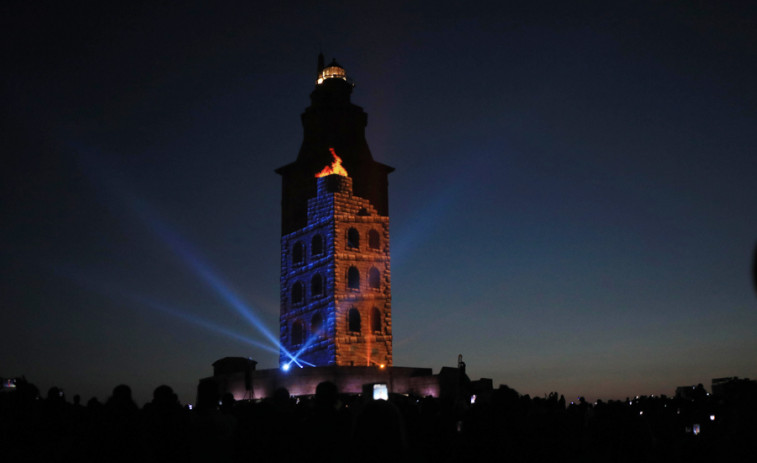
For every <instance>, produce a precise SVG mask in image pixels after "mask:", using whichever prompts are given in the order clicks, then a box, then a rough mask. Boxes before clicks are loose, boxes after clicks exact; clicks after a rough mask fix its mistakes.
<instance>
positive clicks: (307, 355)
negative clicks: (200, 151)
mask: <svg viewBox="0 0 757 463" xmlns="http://www.w3.org/2000/svg"><path fill="white" fill-rule="evenodd" d="M352 87H353V85H352V83H351V82H350V81H349V80H348V79H347V76H346V73H345V71H344V69H343V68H342V67H341V66H339V65H338V64H337V63H336V62H332V63H331V64H330V65H329V66H324V65H323V57H322V56H320V57H319V62H318V76H317V81H316V88H315V90H314V91H313V93H312V94H311V95H310V98H311V106H310V107H308V108H307V109H306V110H305V113H304V114H303V115H302V123H303V127H304V129H305V137H304V140H303V144H302V147H301V149H300V154H299V156H298V157H297V160H296V161H295V162H293V163H291V164H288V165H286V166H284V167H281V168H279V169H278V170H277V171H276V172H277V173H279V174H280V175H281V176H282V181H283V182H282V185H283V194H282V238H281V312H280V343H281V350H280V365H281V366H282V367H283V368H289V367H290V366H300V367H306V366H329V365H336V366H379V367H381V366H391V365H392V323H391V271H390V257H389V213H388V189H387V185H388V182H387V176H388V174H389V173H390V172H391V171H392V170H394V169H393V168H391V167H389V166H386V165H384V164H381V163H378V162H376V161H374V160H373V157H372V156H371V153H370V150H369V149H368V144H367V142H366V141H365V126H366V124H367V115H366V114H365V112H363V110H362V108H360V107H359V106H356V105H354V104H352V103H351V102H350V94H351V92H352ZM327 166H331V167H333V168H334V169H333V170H334V171H335V172H337V173H333V174H330V175H329V174H328V172H326V169H325V168H326V167H327ZM337 167H338V168H339V169H341V170H339V169H337ZM317 174H318V175H317Z"/></svg>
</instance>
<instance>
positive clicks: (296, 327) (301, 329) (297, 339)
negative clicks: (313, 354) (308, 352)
mask: <svg viewBox="0 0 757 463" xmlns="http://www.w3.org/2000/svg"><path fill="white" fill-rule="evenodd" d="M304 340H305V324H304V323H302V322H301V321H299V320H297V321H295V322H294V323H292V345H294V346H297V345H300V344H302V343H303V342H304Z"/></svg>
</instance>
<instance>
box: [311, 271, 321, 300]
mask: <svg viewBox="0 0 757 463" xmlns="http://www.w3.org/2000/svg"><path fill="white" fill-rule="evenodd" d="M310 294H312V295H313V297H316V296H322V295H323V277H322V276H321V274H320V273H316V274H315V275H313V278H312V279H311V280H310Z"/></svg>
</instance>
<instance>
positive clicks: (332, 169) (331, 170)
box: [315, 148, 347, 178]
mask: <svg viewBox="0 0 757 463" xmlns="http://www.w3.org/2000/svg"><path fill="white" fill-rule="evenodd" d="M329 151H331V155H332V156H334V162H332V163H331V165H330V166H326V167H324V168H323V170H322V171H320V172H318V173H317V174H315V176H316V178H321V177H325V176H327V175H332V174H337V175H341V176H343V177H347V169H345V168H344V167H342V158H340V157H339V156H337V155H336V152H335V151H334V148H329Z"/></svg>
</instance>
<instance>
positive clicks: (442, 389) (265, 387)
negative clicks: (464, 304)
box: [200, 366, 470, 400]
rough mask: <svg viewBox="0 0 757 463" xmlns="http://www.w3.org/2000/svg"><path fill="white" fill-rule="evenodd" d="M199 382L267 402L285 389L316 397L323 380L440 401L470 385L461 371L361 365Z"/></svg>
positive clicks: (347, 388) (351, 389) (346, 389)
mask: <svg viewBox="0 0 757 463" xmlns="http://www.w3.org/2000/svg"><path fill="white" fill-rule="evenodd" d="M200 381H201V382H203V381H215V383H216V384H217V385H218V388H219V392H220V393H221V394H225V393H227V392H230V393H231V394H232V395H233V396H234V399H236V400H257V399H264V398H267V397H271V396H272V395H273V392H274V391H275V390H276V389H278V388H282V387H283V388H286V389H287V390H288V391H289V394H290V395H292V396H309V395H314V394H315V388H316V386H318V384H319V383H321V382H323V381H330V382H332V383H334V384H335V385H336V386H337V389H338V390H339V392H340V393H341V394H362V393H363V391H364V388H365V387H367V386H371V385H373V384H386V385H387V390H388V391H389V392H390V393H394V394H407V395H414V396H418V397H427V396H432V397H437V398H439V397H442V398H443V397H454V396H459V395H460V394H461V392H463V389H465V385H466V384H470V380H469V379H468V377H467V376H466V375H465V372H464V371H462V370H460V369H458V368H449V367H444V368H442V370H441V371H440V373H439V374H436V375H434V374H433V372H432V370H431V368H416V367H385V368H379V367H360V366H358V367H344V366H327V367H309V368H297V367H293V368H292V369H291V370H289V371H283V370H280V369H268V370H254V371H246V372H245V371H238V372H234V373H226V374H216V375H214V376H210V377H207V378H203V379H201V380H200Z"/></svg>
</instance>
